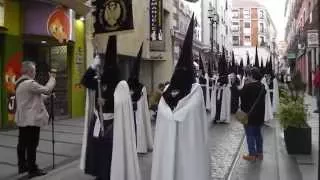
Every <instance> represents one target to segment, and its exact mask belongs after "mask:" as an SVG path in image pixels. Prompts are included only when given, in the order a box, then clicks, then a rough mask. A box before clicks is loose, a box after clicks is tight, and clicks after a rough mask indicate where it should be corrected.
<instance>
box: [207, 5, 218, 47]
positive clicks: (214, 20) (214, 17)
mask: <svg viewBox="0 0 320 180" xmlns="http://www.w3.org/2000/svg"><path fill="white" fill-rule="evenodd" d="M208 18H209V20H210V25H211V26H210V29H211V38H210V40H211V52H213V25H214V24H215V25H216V26H215V27H216V41H215V43H216V44H217V28H218V24H219V15H218V13H217V11H216V10H215V8H214V7H212V4H210V7H209V10H208Z"/></svg>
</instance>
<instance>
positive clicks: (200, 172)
mask: <svg viewBox="0 0 320 180" xmlns="http://www.w3.org/2000/svg"><path fill="white" fill-rule="evenodd" d="M193 28H194V18H193V16H192V20H191V22H190V25H189V28H188V31H187V34H186V37H185V40H184V45H183V49H182V52H181V54H180V58H179V61H178V63H177V65H176V68H175V71H174V73H173V76H172V78H171V82H170V85H169V87H168V88H167V89H166V90H165V92H164V94H163V96H162V98H161V100H160V103H159V106H158V115H157V126H156V132H155V144H154V152H153V160H152V171H151V180H195V179H199V180H209V179H210V169H209V161H208V159H209V149H208V146H207V131H208V125H207V124H208V123H207V117H206V109H205V103H204V100H203V92H202V89H201V86H200V85H199V84H197V83H193V82H194V72H193V70H192V56H191V53H192V42H193Z"/></svg>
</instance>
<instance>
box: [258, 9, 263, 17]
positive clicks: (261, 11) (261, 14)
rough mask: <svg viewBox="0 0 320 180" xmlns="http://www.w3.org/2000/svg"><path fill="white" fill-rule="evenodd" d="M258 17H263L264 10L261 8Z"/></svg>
mask: <svg viewBox="0 0 320 180" xmlns="http://www.w3.org/2000/svg"><path fill="white" fill-rule="evenodd" d="M259 18H260V19H263V18H264V10H263V9H261V10H260V11H259Z"/></svg>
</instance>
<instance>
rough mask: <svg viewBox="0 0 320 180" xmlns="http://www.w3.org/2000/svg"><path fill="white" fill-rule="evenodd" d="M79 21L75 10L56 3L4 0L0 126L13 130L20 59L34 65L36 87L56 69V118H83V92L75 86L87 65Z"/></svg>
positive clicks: (79, 87) (82, 32)
mask: <svg viewBox="0 0 320 180" xmlns="http://www.w3.org/2000/svg"><path fill="white" fill-rule="evenodd" d="M0 2H1V1H0ZM79 17H80V16H78V15H77V13H76V11H74V10H71V9H68V8H67V7H64V6H61V5H59V4H54V3H47V2H43V1H38V0H29V1H27V2H25V1H19V0H10V1H6V2H5V6H4V26H3V27H4V28H6V29H7V30H6V31H4V32H2V33H1V35H0V44H1V43H2V45H1V47H3V49H2V50H1V49H0V59H1V63H2V64H1V63H0V73H1V74H2V77H3V78H2V79H1V81H0V85H1V89H2V90H1V93H0V97H1V103H0V104H1V106H0V112H1V117H0V122H1V124H0V128H6V127H12V126H14V112H15V103H14V102H15V83H14V82H15V80H16V79H18V78H19V76H20V67H21V62H22V61H25V60H29V61H34V62H35V63H36V65H37V76H36V79H37V80H38V81H39V82H40V83H45V82H46V81H47V79H48V72H49V70H50V69H51V68H55V69H57V71H58V73H57V85H56V88H55V94H56V97H57V98H56V100H55V102H54V107H55V108H54V112H55V115H56V117H57V118H75V117H81V116H83V115H84V106H85V89H84V88H83V87H81V86H80V85H79V83H80V79H81V76H82V74H83V73H84V71H85V67H86V65H85V62H86V61H85V38H84V36H85V29H84V28H85V26H84V22H83V20H80V19H79ZM0 22H1V21H0Z"/></svg>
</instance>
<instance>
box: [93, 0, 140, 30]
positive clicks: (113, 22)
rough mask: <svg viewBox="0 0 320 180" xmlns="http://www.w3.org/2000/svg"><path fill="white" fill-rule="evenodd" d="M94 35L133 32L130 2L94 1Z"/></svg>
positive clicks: (122, 0)
mask: <svg viewBox="0 0 320 180" xmlns="http://www.w3.org/2000/svg"><path fill="white" fill-rule="evenodd" d="M92 6H93V7H94V8H95V11H94V12H93V16H94V18H95V23H94V33H95V34H100V33H112V32H113V33H118V32H123V31H128V30H133V29H134V26H133V12H132V0H95V1H93V2H92Z"/></svg>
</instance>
